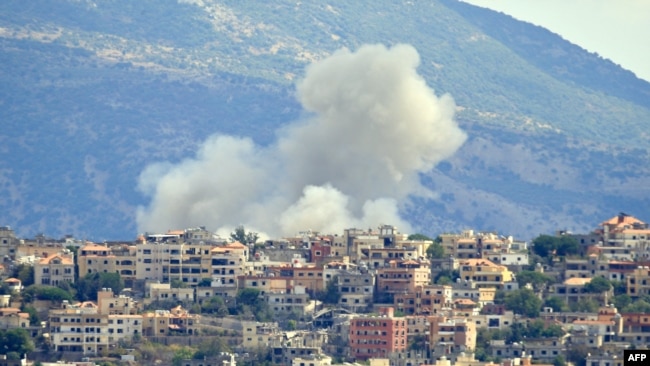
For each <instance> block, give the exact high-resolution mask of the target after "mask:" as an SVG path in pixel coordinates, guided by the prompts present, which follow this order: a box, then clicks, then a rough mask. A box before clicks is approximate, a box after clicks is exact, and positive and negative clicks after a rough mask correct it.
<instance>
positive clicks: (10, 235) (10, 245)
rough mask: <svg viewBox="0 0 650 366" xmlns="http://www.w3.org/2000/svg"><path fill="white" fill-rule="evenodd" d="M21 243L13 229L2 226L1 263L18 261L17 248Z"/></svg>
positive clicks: (0, 231)
mask: <svg viewBox="0 0 650 366" xmlns="http://www.w3.org/2000/svg"><path fill="white" fill-rule="evenodd" d="M19 243H20V241H19V240H18V238H16V233H14V231H13V230H12V229H11V227H9V226H0V262H4V261H7V262H8V261H10V260H13V259H16V247H17V246H18V244H19ZM5 258H6V259H5Z"/></svg>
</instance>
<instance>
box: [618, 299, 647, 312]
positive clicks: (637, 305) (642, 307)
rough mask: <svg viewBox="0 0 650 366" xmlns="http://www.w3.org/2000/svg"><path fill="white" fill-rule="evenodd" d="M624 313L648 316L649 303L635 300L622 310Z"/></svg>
mask: <svg viewBox="0 0 650 366" xmlns="http://www.w3.org/2000/svg"><path fill="white" fill-rule="evenodd" d="M622 312H624V313H643V314H650V303H648V302H647V301H645V300H637V301H635V302H633V303H631V304H629V305H628V306H626V307H624V308H623V309H622Z"/></svg>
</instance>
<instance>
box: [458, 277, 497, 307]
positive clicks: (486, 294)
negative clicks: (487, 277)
mask: <svg viewBox="0 0 650 366" xmlns="http://www.w3.org/2000/svg"><path fill="white" fill-rule="evenodd" d="M451 286H452V298H454V299H469V300H472V301H474V302H476V303H477V304H478V305H479V307H483V306H484V305H486V304H491V303H493V302H494V297H495V295H496V291H497V290H496V287H479V286H477V283H476V282H475V281H472V280H469V281H468V280H461V279H460V278H459V279H458V281H456V282H454V283H452V285H451Z"/></svg>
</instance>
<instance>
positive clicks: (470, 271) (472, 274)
mask: <svg viewBox="0 0 650 366" xmlns="http://www.w3.org/2000/svg"><path fill="white" fill-rule="evenodd" d="M459 271H460V278H461V280H466V281H470V280H471V281H474V282H475V283H476V287H479V288H480V287H494V288H497V289H501V288H503V287H504V283H506V282H512V281H514V276H513V274H512V272H511V271H510V270H508V268H507V267H506V266H502V265H497V264H494V263H493V262H492V261H490V260H487V259H463V260H461V261H460V263H459Z"/></svg>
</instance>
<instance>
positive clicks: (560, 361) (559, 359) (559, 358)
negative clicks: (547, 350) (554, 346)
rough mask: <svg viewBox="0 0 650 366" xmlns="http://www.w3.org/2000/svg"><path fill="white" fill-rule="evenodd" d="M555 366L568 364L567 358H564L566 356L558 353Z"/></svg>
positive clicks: (554, 361) (554, 360)
mask: <svg viewBox="0 0 650 366" xmlns="http://www.w3.org/2000/svg"><path fill="white" fill-rule="evenodd" d="M553 366H566V360H565V359H564V356H562V355H557V356H556V357H555V359H553Z"/></svg>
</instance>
